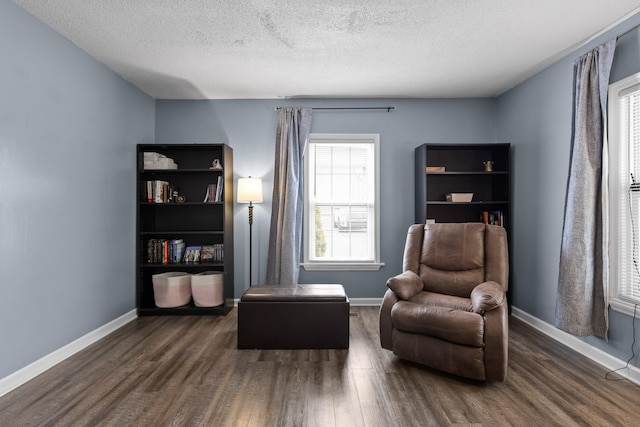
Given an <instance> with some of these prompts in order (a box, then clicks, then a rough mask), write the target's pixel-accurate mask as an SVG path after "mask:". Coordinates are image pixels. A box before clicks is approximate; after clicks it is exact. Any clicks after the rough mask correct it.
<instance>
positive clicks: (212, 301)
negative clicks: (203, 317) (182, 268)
mask: <svg viewBox="0 0 640 427" xmlns="http://www.w3.org/2000/svg"><path fill="white" fill-rule="evenodd" d="M191 293H192V295H193V302H194V303H195V305H196V307H215V306H218V305H222V304H223V303H224V273H222V272H220V271H204V272H202V273H198V274H194V275H193V276H191Z"/></svg>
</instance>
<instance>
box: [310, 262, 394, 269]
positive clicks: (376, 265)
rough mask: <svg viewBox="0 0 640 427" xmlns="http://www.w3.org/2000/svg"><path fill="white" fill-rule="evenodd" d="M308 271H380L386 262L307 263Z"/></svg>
mask: <svg viewBox="0 0 640 427" xmlns="http://www.w3.org/2000/svg"><path fill="white" fill-rule="evenodd" d="M300 265H301V266H302V267H303V268H304V269H305V270H306V271H378V270H380V267H384V262H305V263H302V264H300Z"/></svg>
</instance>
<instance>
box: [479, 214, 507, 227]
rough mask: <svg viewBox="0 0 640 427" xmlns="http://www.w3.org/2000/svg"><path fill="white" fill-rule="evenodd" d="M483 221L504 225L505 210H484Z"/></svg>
mask: <svg viewBox="0 0 640 427" xmlns="http://www.w3.org/2000/svg"><path fill="white" fill-rule="evenodd" d="M482 222H483V223H485V224H490V225H500V226H502V227H504V212H502V211H483V212H482Z"/></svg>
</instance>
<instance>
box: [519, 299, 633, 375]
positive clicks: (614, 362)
mask: <svg viewBox="0 0 640 427" xmlns="http://www.w3.org/2000/svg"><path fill="white" fill-rule="evenodd" d="M511 314H512V316H514V317H516V318H518V319H520V320H522V321H523V322H525V323H526V324H528V325H529V326H531V327H533V328H535V329H537V330H539V331H540V332H542V333H543V334H545V335H547V336H549V337H550V338H553V339H554V340H556V341H558V342H560V343H561V344H564V345H566V346H567V347H569V348H571V349H572V350H575V351H577V352H578V353H580V354H582V355H583V356H586V357H588V358H589V359H591V360H593V361H594V362H596V363H598V364H600V365H602V366H604V367H605V368H607V369H610V370H615V369H620V368H622V367H624V366H625V365H626V362H625V361H622V360H620V359H618V358H616V357H613V356H612V355H610V354H608V353H606V352H604V351H602V350H600V349H599V348H597V347H594V346H592V345H591V344H588V343H586V342H584V341H582V340H581V339H579V338H577V337H575V336H573V335H571V334H568V333H566V332H564V331H561V330H560V329H558V328H556V327H555V326H552V325H550V324H548V323H546V322H544V321H542V320H540V319H538V318H537V317H533V316H532V315H530V314H529V313H526V312H524V311H522V310H520V309H519V308H517V307H513V306H512V307H511ZM616 373H618V374H619V375H621V376H623V377H625V378H626V379H628V380H629V381H631V382H633V383H635V384H638V385H640V369H639V368H636V367H635V366H631V365H630V366H629V367H627V368H624V369H620V370H619V371H616Z"/></svg>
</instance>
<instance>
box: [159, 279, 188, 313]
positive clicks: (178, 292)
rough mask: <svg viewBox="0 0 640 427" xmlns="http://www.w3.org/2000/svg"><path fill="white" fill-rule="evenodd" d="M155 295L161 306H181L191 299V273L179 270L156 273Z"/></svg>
mask: <svg viewBox="0 0 640 427" xmlns="http://www.w3.org/2000/svg"><path fill="white" fill-rule="evenodd" d="M151 279H152V281H153V297H154V299H155V302H156V306H158V307H160V308H172V307H181V306H183V305H186V304H189V301H191V274H189V273H183V272H179V271H171V272H167V273H161V274H154V275H153V276H151Z"/></svg>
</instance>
